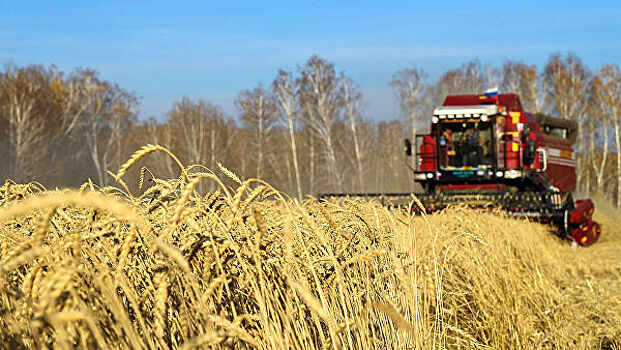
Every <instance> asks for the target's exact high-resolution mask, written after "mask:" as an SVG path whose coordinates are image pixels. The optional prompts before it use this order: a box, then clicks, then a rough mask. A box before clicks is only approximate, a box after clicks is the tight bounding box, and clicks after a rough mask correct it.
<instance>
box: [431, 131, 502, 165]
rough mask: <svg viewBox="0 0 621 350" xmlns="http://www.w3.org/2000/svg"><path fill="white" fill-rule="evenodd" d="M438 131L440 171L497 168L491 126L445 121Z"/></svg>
mask: <svg viewBox="0 0 621 350" xmlns="http://www.w3.org/2000/svg"><path fill="white" fill-rule="evenodd" d="M438 131H439V133H438V134H439V139H438V147H439V150H440V152H439V156H440V168H441V169H464V168H466V169H472V168H481V169H487V168H491V167H492V166H493V165H494V156H493V154H494V153H493V152H494V150H493V144H492V140H493V138H492V123H490V122H461V121H460V122H444V123H440V125H438Z"/></svg>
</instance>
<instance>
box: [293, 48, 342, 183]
mask: <svg viewBox="0 0 621 350" xmlns="http://www.w3.org/2000/svg"><path fill="white" fill-rule="evenodd" d="M300 75H301V77H300V78H299V79H298V81H297V84H298V89H299V94H300V104H301V106H302V109H303V113H302V117H303V118H304V121H305V123H306V125H308V126H309V127H310V128H312V129H313V131H314V132H315V134H316V135H317V137H318V138H319V139H320V140H321V142H322V144H323V150H324V153H325V157H326V160H327V168H328V172H329V177H330V179H329V181H328V187H329V188H330V189H332V190H336V191H340V190H341V187H342V186H341V184H342V178H341V176H342V175H341V174H340V173H339V169H338V164H337V161H336V154H335V152H334V143H333V135H332V130H333V127H334V124H335V123H336V122H337V121H338V118H339V114H340V111H341V108H342V102H341V98H340V94H339V87H340V85H341V81H342V79H343V77H342V74H341V75H338V76H337V74H336V72H335V70H334V65H333V64H332V63H329V62H327V61H325V60H324V59H322V58H320V57H318V56H312V57H311V58H310V59H309V60H308V61H307V62H306V65H305V66H304V67H302V68H301V69H300ZM311 137H312V136H311Z"/></svg>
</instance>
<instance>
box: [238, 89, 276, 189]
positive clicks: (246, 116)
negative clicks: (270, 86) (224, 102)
mask: <svg viewBox="0 0 621 350" xmlns="http://www.w3.org/2000/svg"><path fill="white" fill-rule="evenodd" d="M235 106H236V107H237V109H238V110H239V113H240V115H239V116H240V119H241V120H242V122H243V123H244V126H245V127H246V128H247V129H248V130H250V138H251V140H252V142H251V143H252V146H253V147H252V148H253V152H252V154H255V155H256V158H255V159H256V177H257V178H263V176H264V170H265V169H264V167H265V164H264V163H265V160H266V158H267V157H268V155H267V154H266V153H269V146H270V136H271V131H272V128H273V127H274V124H275V122H276V105H275V102H274V99H273V97H272V96H271V95H270V94H269V93H268V92H267V91H266V90H265V89H264V88H263V86H262V85H259V86H258V87H257V88H255V89H254V90H252V91H249V90H244V91H242V92H240V93H239V95H237V99H236V100H235Z"/></svg>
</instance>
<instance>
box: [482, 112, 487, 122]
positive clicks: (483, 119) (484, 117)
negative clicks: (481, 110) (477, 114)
mask: <svg viewBox="0 0 621 350" xmlns="http://www.w3.org/2000/svg"><path fill="white" fill-rule="evenodd" d="M481 121H482V122H486V121H487V114H481Z"/></svg>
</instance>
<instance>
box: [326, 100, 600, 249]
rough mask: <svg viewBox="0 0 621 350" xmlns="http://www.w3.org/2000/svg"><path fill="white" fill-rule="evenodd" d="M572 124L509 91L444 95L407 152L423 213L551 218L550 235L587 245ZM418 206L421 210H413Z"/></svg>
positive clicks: (591, 225)
mask: <svg viewBox="0 0 621 350" xmlns="http://www.w3.org/2000/svg"><path fill="white" fill-rule="evenodd" d="M574 131H575V126H574V124H573V123H571V122H569V121H567V120H563V119H558V118H552V117H549V116H545V115H543V114H530V113H527V112H525V111H524V110H523V109H522V105H521V103H520V99H519V97H518V95H516V94H500V95H498V94H495V93H494V94H483V95H452V96H448V97H447V98H446V100H445V101H444V104H443V105H442V106H441V107H438V108H436V109H435V110H434V113H433V117H432V120H431V131H430V133H429V134H427V135H420V136H419V137H417V140H415V143H414V145H413V144H412V143H411V141H410V140H405V145H406V155H409V156H411V155H412V148H413V147H414V148H416V149H418V152H416V154H415V155H416V156H417V157H418V159H417V160H418V162H417V163H418V166H417V169H412V170H413V171H414V179H415V180H416V182H418V183H419V184H420V185H421V186H422V187H423V188H424V189H425V192H424V193H417V194H415V195H416V197H417V198H418V199H420V201H421V202H422V204H423V206H424V207H425V210H426V211H427V212H430V211H436V210H442V209H444V208H446V207H447V206H449V205H456V204H465V205H468V206H469V207H472V208H477V209H494V208H500V209H502V210H504V211H506V212H507V213H509V215H511V216H516V217H529V218H533V219H536V220H538V221H541V222H548V223H553V224H554V225H555V226H556V227H557V228H558V230H557V234H558V235H559V236H560V237H561V238H564V239H567V240H569V241H571V242H575V243H577V244H579V245H583V246H588V245H591V244H593V243H595V242H596V241H597V239H598V238H599V235H600V233H601V229H600V226H599V224H597V223H596V222H594V221H593V220H592V215H593V210H594V206H593V202H592V201H591V200H590V199H584V200H578V201H576V202H575V203H574V201H573V199H572V196H571V191H573V190H574V189H575V187H576V172H575V167H576V162H575V159H574V158H575V157H574V155H575V153H574V152H573V149H572V146H571V144H572V138H573V135H574ZM410 195H411V194H409V193H383V194H381V193H357V194H330V195H324V196H322V197H323V198H326V197H328V198H329V197H345V196H359V197H375V198H378V199H380V200H385V199H391V200H395V199H396V200H399V199H403V198H404V197H406V196H410ZM415 210H416V211H422V208H416V209H415Z"/></svg>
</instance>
